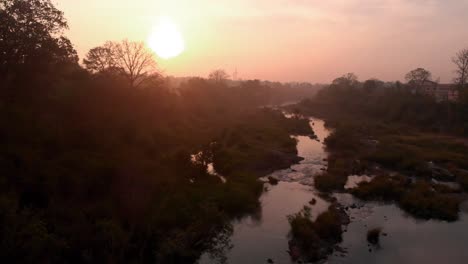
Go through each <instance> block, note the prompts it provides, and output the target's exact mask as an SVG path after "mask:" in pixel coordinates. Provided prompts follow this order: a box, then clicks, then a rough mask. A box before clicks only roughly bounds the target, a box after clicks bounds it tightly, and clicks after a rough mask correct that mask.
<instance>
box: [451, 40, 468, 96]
mask: <svg viewBox="0 0 468 264" xmlns="http://www.w3.org/2000/svg"><path fill="white" fill-rule="evenodd" d="M452 61H453V63H454V64H455V66H456V67H457V69H456V71H455V73H456V74H457V76H456V77H455V80H454V82H455V83H456V84H457V85H458V86H459V87H460V88H465V86H466V85H467V84H468V49H463V50H461V51H459V52H458V53H457V55H455V57H453V58H452Z"/></svg>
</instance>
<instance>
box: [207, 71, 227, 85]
mask: <svg viewBox="0 0 468 264" xmlns="http://www.w3.org/2000/svg"><path fill="white" fill-rule="evenodd" d="M208 78H209V79H210V80H213V81H214V82H215V83H223V82H225V81H226V80H227V79H228V78H229V74H227V73H226V71H225V70H223V69H217V70H214V71H212V72H211V73H210V75H209V76H208Z"/></svg>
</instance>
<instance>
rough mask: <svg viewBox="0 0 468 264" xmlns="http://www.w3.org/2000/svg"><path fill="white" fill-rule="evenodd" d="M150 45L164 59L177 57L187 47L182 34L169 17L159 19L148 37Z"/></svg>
mask: <svg viewBox="0 0 468 264" xmlns="http://www.w3.org/2000/svg"><path fill="white" fill-rule="evenodd" d="M148 45H149V47H150V48H151V49H152V50H153V51H154V52H156V54H157V55H158V56H159V57H161V58H163V59H170V58H174V57H177V56H178V55H180V54H181V53H182V52H183V51H184V49H185V45H184V39H183V37H182V34H181V33H180V31H179V29H178V28H177V26H176V24H175V23H174V22H173V21H172V20H171V19H170V18H168V17H162V18H160V19H159V21H158V23H157V24H156V25H155V26H154V28H153V31H152V32H151V34H150V36H149V38H148Z"/></svg>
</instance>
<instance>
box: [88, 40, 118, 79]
mask: <svg viewBox="0 0 468 264" xmlns="http://www.w3.org/2000/svg"><path fill="white" fill-rule="evenodd" d="M113 53H114V51H113V48H112V43H111V42H106V44H104V45H103V46H101V47H96V48H93V49H91V50H90V51H89V52H88V53H87V54H86V58H85V59H83V64H84V65H85V67H86V69H88V70H89V71H91V72H93V73H100V72H105V71H107V70H108V69H111V68H113V67H115V58H114V57H115V56H114V54H113Z"/></svg>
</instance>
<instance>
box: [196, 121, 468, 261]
mask: <svg viewBox="0 0 468 264" xmlns="http://www.w3.org/2000/svg"><path fill="white" fill-rule="evenodd" d="M310 124H311V126H312V128H313V129H314V131H315V133H316V135H317V136H318V140H313V139H311V138H309V137H302V136H301V137H296V138H297V141H298V144H297V149H298V155H299V156H301V157H303V158H304V160H303V161H302V162H300V163H299V164H296V165H293V166H291V168H290V169H286V170H280V171H276V172H274V173H272V174H271V176H273V177H276V178H278V179H279V180H280V182H279V184H278V185H275V186H272V185H270V184H268V183H265V187H266V189H267V191H265V192H264V194H263V195H262V196H261V198H260V202H261V205H262V206H261V211H260V212H259V214H258V215H255V216H248V217H245V218H243V219H241V220H236V221H234V222H233V223H232V224H233V233H232V236H231V239H230V242H231V247H230V249H228V250H227V251H226V252H224V253H223V257H224V258H223V259H222V260H223V262H224V263H232V264H236V263H240V264H250V263H252V264H254V263H255V264H258V263H268V260H272V261H274V263H285V264H288V263H294V262H293V261H292V260H291V258H290V257H289V254H288V253H287V250H288V233H289V229H290V227H289V223H288V221H287V216H288V215H291V214H294V213H297V212H298V211H300V210H301V209H302V208H303V207H304V206H305V205H307V206H309V207H311V208H312V215H313V217H316V216H317V215H319V214H320V213H321V212H323V211H325V210H326V209H327V208H328V203H327V202H326V201H324V200H323V199H321V198H320V197H319V196H318V195H317V191H316V190H315V189H314V187H313V178H314V176H315V175H317V174H318V173H320V172H321V171H322V170H324V169H325V168H326V166H327V162H326V158H327V153H326V151H325V148H324V144H323V140H324V139H325V138H326V137H327V136H328V135H329V134H330V131H329V130H328V129H327V128H326V127H325V126H324V122H323V121H322V120H319V119H311V122H310ZM369 179H370V178H369V177H363V178H362V179H361V178H360V177H357V176H353V177H350V178H349V182H348V184H347V186H355V184H356V182H358V181H360V180H369ZM334 196H335V197H336V198H337V199H338V201H339V202H340V203H341V204H343V205H344V206H351V205H354V206H353V207H356V208H354V209H350V210H349V211H348V213H349V215H350V217H351V223H350V224H349V225H348V227H347V228H346V232H345V233H344V234H343V242H342V243H341V245H340V246H341V247H342V248H344V249H345V251H346V253H340V252H335V253H334V254H333V255H331V256H330V257H329V259H328V260H327V263H389V264H390V263H392V264H393V263H399V264H402V263H438V264H439V263H468V250H467V249H465V248H466V244H465V243H466V242H468V214H467V210H463V211H462V213H460V220H459V221H457V222H455V223H446V222H441V221H420V220H416V219H414V218H412V217H410V216H408V215H406V214H405V213H404V212H403V211H402V210H400V209H399V208H398V207H397V206H395V205H392V204H379V203H364V202H361V201H359V200H358V199H355V198H353V197H352V196H351V195H349V194H334ZM312 199H315V200H316V203H315V204H314V205H311V204H310V203H309V202H310V201H311V200H312ZM375 227H378V228H382V229H383V232H384V233H385V234H387V236H382V237H381V243H380V246H379V247H378V248H377V247H370V246H369V245H368V243H367V241H366V233H367V230H369V229H370V228H375ZM220 262H221V260H220V259H215V258H212V257H211V256H210V255H209V254H204V255H203V256H202V257H201V259H200V260H199V264H211V263H220Z"/></svg>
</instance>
